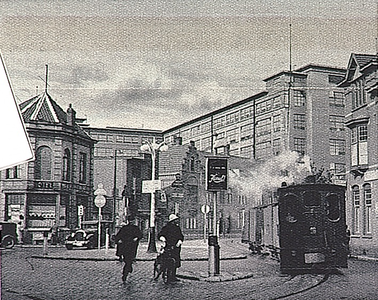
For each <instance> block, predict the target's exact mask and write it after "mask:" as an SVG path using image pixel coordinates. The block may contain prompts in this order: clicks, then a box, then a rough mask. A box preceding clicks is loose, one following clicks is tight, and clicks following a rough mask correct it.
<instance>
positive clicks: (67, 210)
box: [0, 91, 95, 242]
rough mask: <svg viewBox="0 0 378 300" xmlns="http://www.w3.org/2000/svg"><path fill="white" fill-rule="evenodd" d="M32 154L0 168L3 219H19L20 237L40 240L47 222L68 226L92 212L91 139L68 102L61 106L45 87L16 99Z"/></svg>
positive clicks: (92, 147) (62, 228) (48, 228)
mask: <svg viewBox="0 0 378 300" xmlns="http://www.w3.org/2000/svg"><path fill="white" fill-rule="evenodd" d="M20 110H21V113H22V116H23V118H24V121H25V125H26V129H27V132H28V135H29V138H30V142H31V145H32V147H33V150H34V153H35V160H34V161H31V162H28V163H25V164H21V165H18V166H15V167H13V168H10V169H6V170H4V171H2V172H1V173H0V176H1V177H0V189H1V191H2V193H3V194H5V203H4V208H5V211H4V214H3V215H2V216H1V217H0V218H1V219H3V220H6V221H11V222H15V223H18V224H19V227H20V231H21V230H23V233H24V236H23V240H24V242H38V241H40V240H43V233H44V232H47V231H50V230H51V229H52V228H55V229H59V230H60V232H62V233H63V235H64V231H65V230H69V229H73V228H75V227H77V226H78V224H79V217H80V216H79V210H78V207H79V206H80V207H81V206H82V207H83V214H84V216H83V218H84V219H91V218H92V213H93V196H92V195H93V169H92V165H93V149H94V144H95V141H94V140H93V139H91V138H90V136H89V135H87V134H86V133H85V132H84V131H83V129H82V128H81V127H80V126H79V125H78V124H77V121H78V119H77V118H76V112H75V111H74V110H73V108H72V106H71V105H70V106H69V108H68V109H67V112H65V111H64V110H63V109H62V108H61V107H60V106H59V105H58V104H57V103H56V102H55V101H54V100H53V99H52V98H51V97H50V95H49V94H48V93H47V91H45V92H43V93H42V94H40V95H38V96H36V97H33V98H32V99H30V100H27V101H25V102H23V103H21V104H20Z"/></svg>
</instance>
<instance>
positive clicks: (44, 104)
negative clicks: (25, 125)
mask: <svg viewBox="0 0 378 300" xmlns="http://www.w3.org/2000/svg"><path fill="white" fill-rule="evenodd" d="M20 110H21V113H22V116H23V117H24V121H25V122H30V121H45V122H47V123H61V124H66V123H67V114H66V113H65V112H64V111H63V109H62V108H61V107H60V106H59V105H58V104H57V103H56V102H55V101H54V100H53V99H52V98H51V97H50V95H49V94H47V92H43V93H42V94H40V95H38V96H35V97H33V98H31V99H29V100H26V101H25V102H22V103H21V104H20Z"/></svg>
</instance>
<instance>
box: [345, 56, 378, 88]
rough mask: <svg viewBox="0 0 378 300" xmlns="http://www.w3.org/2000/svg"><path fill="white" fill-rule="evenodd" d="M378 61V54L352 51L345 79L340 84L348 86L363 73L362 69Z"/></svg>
mask: <svg viewBox="0 0 378 300" xmlns="http://www.w3.org/2000/svg"><path fill="white" fill-rule="evenodd" d="M373 63H374V64H376V63H377V55H373V54H356V53H352V54H351V56H350V58H349V63H348V68H347V73H346V76H345V80H344V81H343V82H342V83H340V85H339V86H341V87H342V86H347V85H348V84H349V83H350V82H352V81H354V80H356V79H357V78H358V77H360V76H361V75H362V72H361V71H362V70H363V69H364V68H366V67H367V66H368V65H370V64H373Z"/></svg>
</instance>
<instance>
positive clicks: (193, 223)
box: [185, 218, 197, 229]
mask: <svg viewBox="0 0 378 300" xmlns="http://www.w3.org/2000/svg"><path fill="white" fill-rule="evenodd" d="M185 227H186V228H187V229H196V228H197V220H196V219H195V218H186V222H185Z"/></svg>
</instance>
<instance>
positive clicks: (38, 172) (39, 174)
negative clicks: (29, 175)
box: [34, 146, 52, 180]
mask: <svg viewBox="0 0 378 300" xmlns="http://www.w3.org/2000/svg"><path fill="white" fill-rule="evenodd" d="M51 169H52V160H51V149H50V148H49V147H47V146H41V147H39V148H38V149H37V151H36V155H35V170H34V172H35V173H34V177H35V179H43V180H51Z"/></svg>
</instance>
